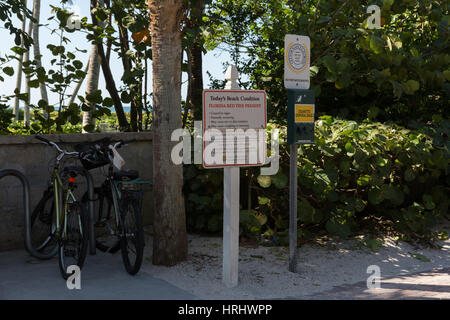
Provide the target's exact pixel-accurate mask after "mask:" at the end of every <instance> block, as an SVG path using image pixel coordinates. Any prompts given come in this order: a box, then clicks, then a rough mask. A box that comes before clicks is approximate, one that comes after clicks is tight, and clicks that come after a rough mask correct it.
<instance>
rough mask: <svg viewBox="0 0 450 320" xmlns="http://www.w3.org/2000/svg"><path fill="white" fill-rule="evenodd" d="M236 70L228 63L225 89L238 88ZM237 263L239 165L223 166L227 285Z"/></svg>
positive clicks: (233, 278)
mask: <svg viewBox="0 0 450 320" xmlns="http://www.w3.org/2000/svg"><path fill="white" fill-rule="evenodd" d="M238 77H239V75H238V72H237V69H236V67H235V66H234V65H230V66H229V67H228V69H227V72H226V74H225V78H226V80H228V82H227V84H226V86H225V90H240V87H239V84H238V83H237V80H238ZM238 264H239V167H227V168H224V179H223V272H222V280H223V282H224V284H225V285H226V286H227V287H228V288H231V287H235V286H237V284H238Z"/></svg>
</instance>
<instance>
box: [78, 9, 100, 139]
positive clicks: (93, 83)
mask: <svg viewBox="0 0 450 320" xmlns="http://www.w3.org/2000/svg"><path fill="white" fill-rule="evenodd" d="M94 1H95V0H94ZM104 5H105V3H104V1H103V0H97V3H96V7H104ZM100 25H102V24H101V23H100ZM99 78H100V58H99V56H98V48H97V46H96V45H93V46H92V49H91V56H90V58H89V68H88V74H87V83H86V96H87V95H88V94H92V93H94V92H95V91H97V90H98V80H99ZM94 108H95V103H90V102H89V109H90V110H89V111H84V112H83V129H82V133H88V132H89V131H92V130H85V129H84V127H86V126H93V125H95V119H93V118H92V112H93V111H94Z"/></svg>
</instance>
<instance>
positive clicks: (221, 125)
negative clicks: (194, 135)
mask: <svg viewBox="0 0 450 320" xmlns="http://www.w3.org/2000/svg"><path fill="white" fill-rule="evenodd" d="M266 106H267V98H266V93H265V91H258V90H251V91H244V90H205V91H204V92H203V166H204V167H205V168H225V167H242V166H262V165H264V163H265V156H266V150H265V148H266V126H267V111H266Z"/></svg>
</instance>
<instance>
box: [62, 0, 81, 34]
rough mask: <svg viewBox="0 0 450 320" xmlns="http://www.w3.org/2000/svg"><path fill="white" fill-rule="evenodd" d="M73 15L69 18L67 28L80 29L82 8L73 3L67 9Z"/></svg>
mask: <svg viewBox="0 0 450 320" xmlns="http://www.w3.org/2000/svg"><path fill="white" fill-rule="evenodd" d="M66 10H67V11H68V12H70V13H72V15H71V16H70V17H69V18H68V19H67V25H66V26H67V28H68V29H70V30H80V29H81V17H82V16H81V10H80V7H79V6H77V5H74V4H71V5H69V6H68V7H67V9H66Z"/></svg>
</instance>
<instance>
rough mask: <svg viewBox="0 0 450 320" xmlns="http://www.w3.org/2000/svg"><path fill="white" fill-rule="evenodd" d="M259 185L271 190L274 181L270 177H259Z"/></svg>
mask: <svg viewBox="0 0 450 320" xmlns="http://www.w3.org/2000/svg"><path fill="white" fill-rule="evenodd" d="M257 180H258V183H259V185H260V186H261V187H263V188H269V187H270V185H271V184H272V179H271V177H270V176H258V178H257Z"/></svg>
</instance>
